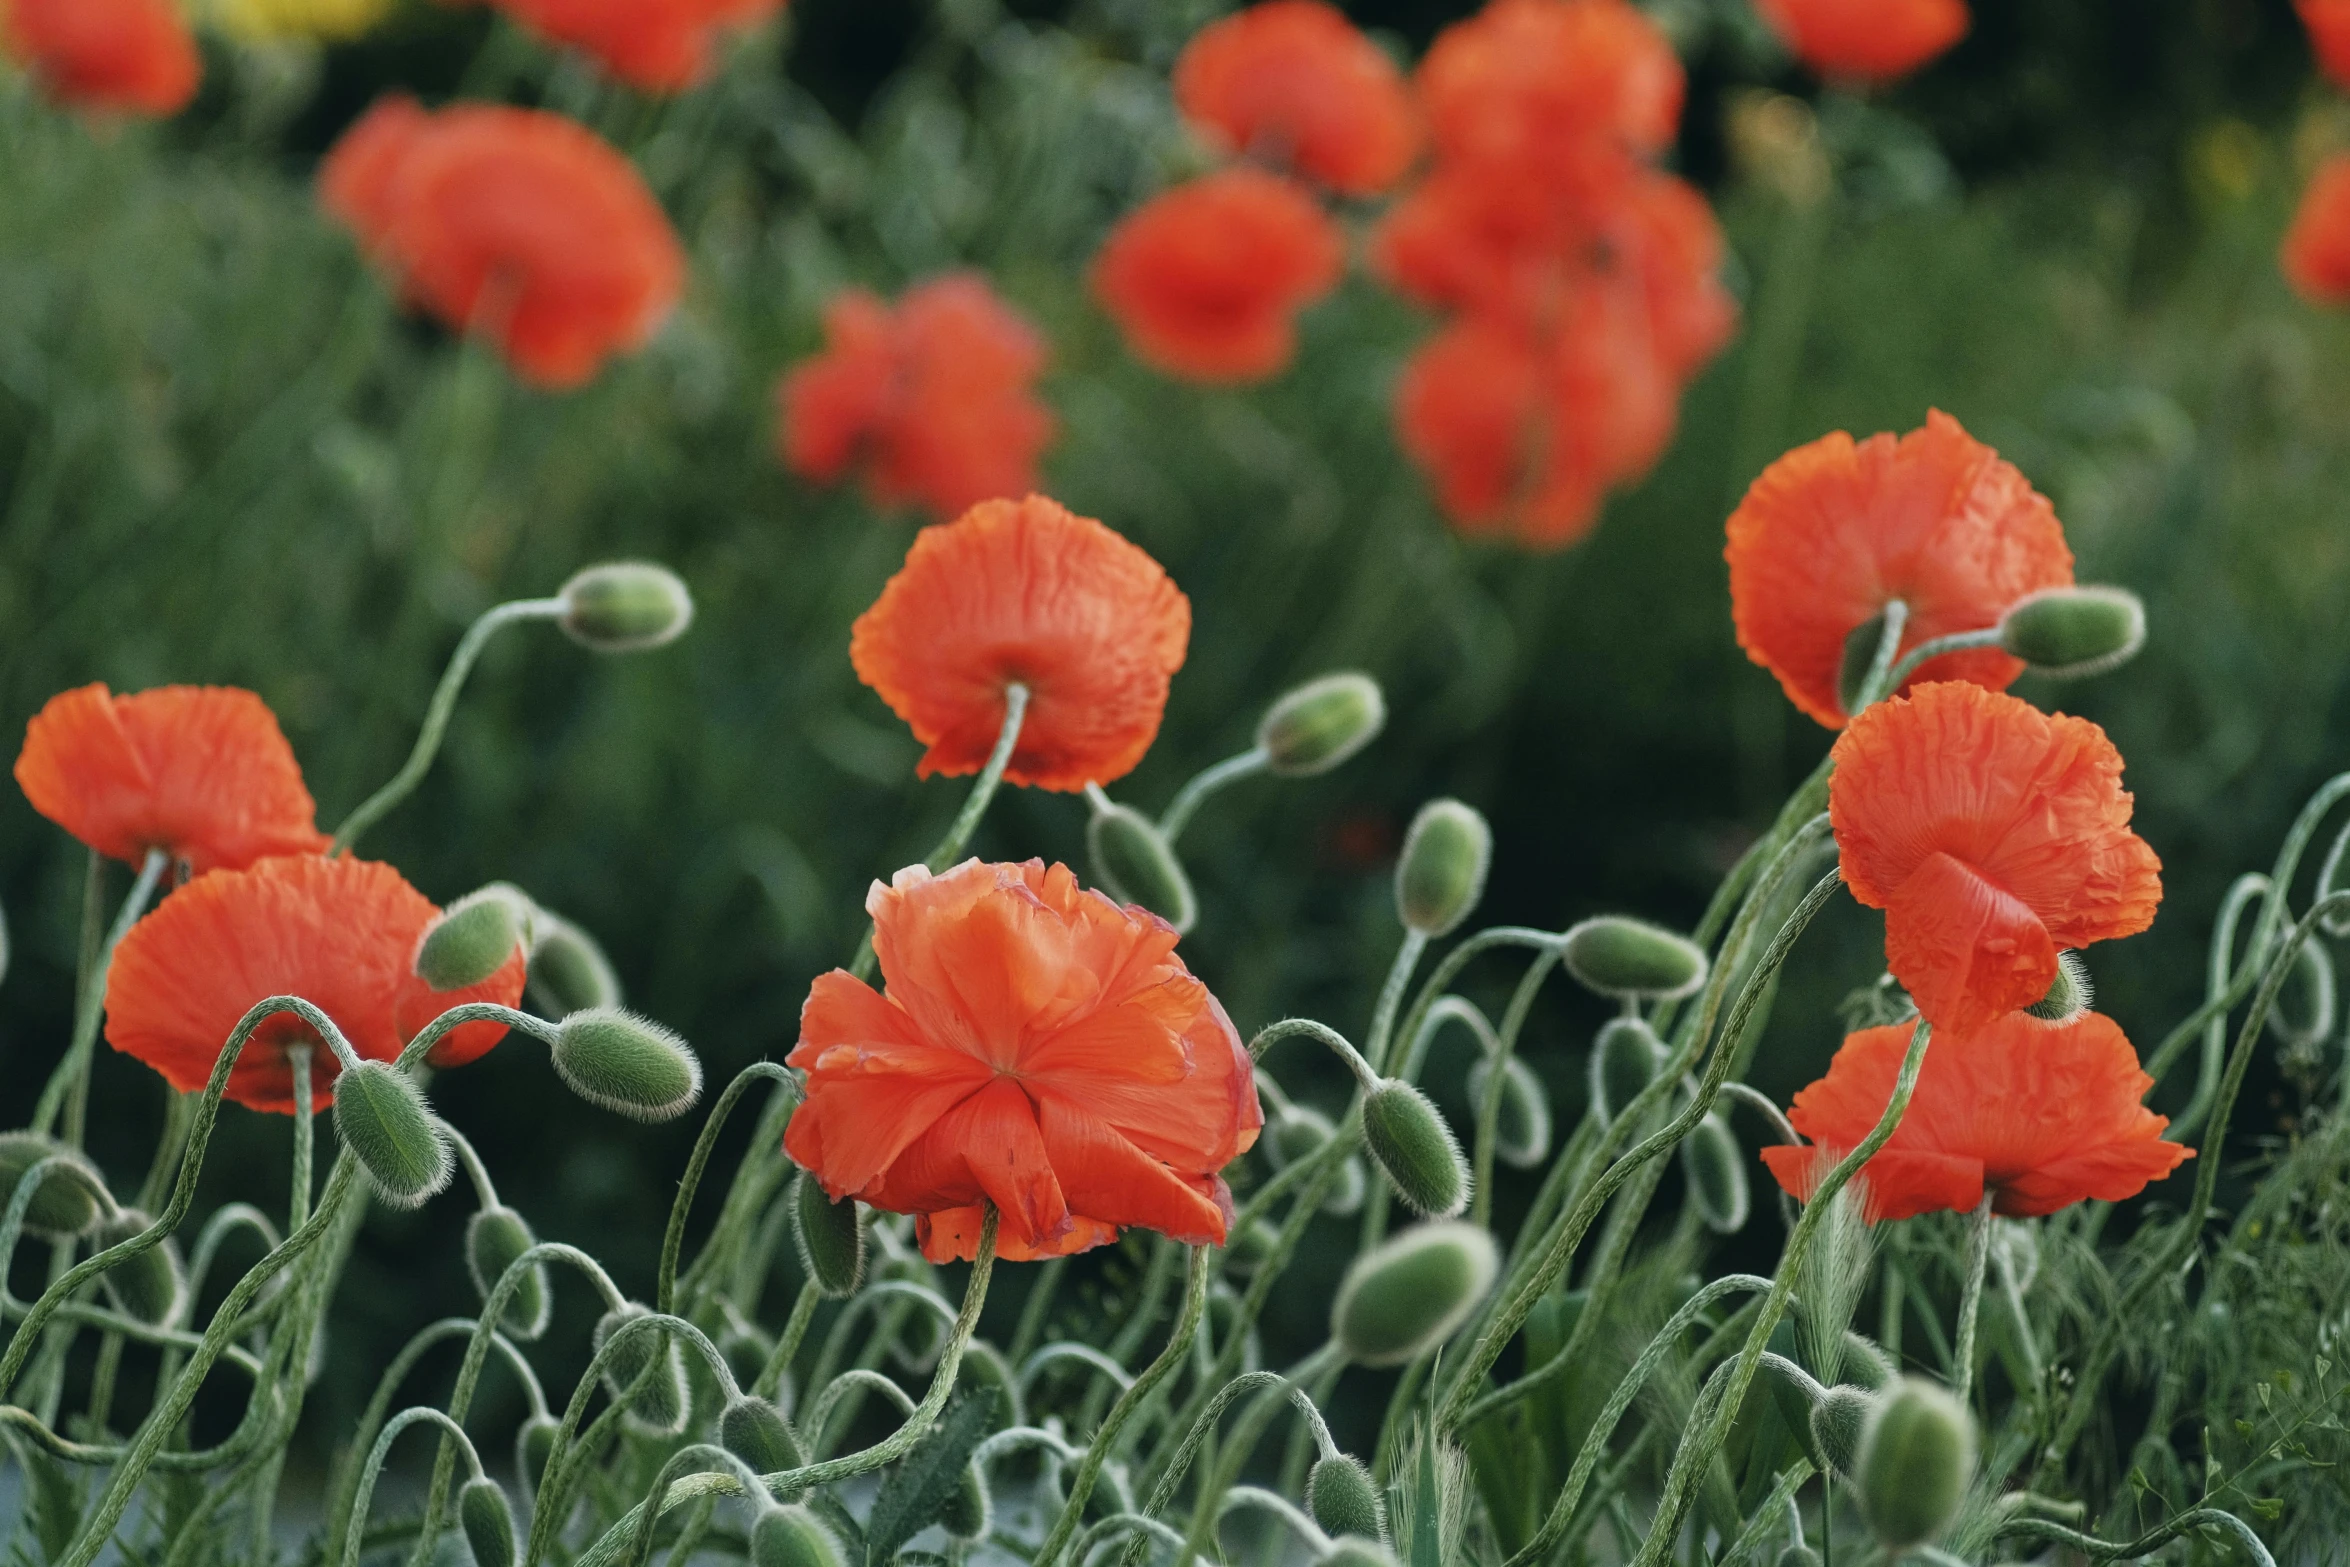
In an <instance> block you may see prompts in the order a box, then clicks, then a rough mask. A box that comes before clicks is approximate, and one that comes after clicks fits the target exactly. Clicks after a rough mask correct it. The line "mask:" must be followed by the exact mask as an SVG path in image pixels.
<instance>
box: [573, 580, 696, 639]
mask: <svg viewBox="0 0 2350 1567" xmlns="http://www.w3.org/2000/svg"><path fill="white" fill-rule="evenodd" d="M559 597H561V599H562V600H563V618H562V621H561V625H562V627H563V629H564V630H565V631H566V632H568V633H569V634H570V636H571V639H572V640H573V641H574V642H577V643H580V644H581V645H582V646H585V647H591V648H594V649H595V650H596V651H597V652H599V653H636V652H641V651H643V650H644V649H646V648H655V647H659V646H661V645H662V644H663V643H666V642H674V641H676V640H677V639H678V638H679V637H682V636H684V635H685V629H686V627H688V626H690V625H692V624H693V623H694V596H693V595H692V594H691V593H689V592H687V591H686V586H685V583H684V582H683V581H682V580H680V578H679V577H678V575H677V573H676V572H674V571H671V570H670V569H669V568H668V567H666V566H656V565H654V564H653V563H652V562H651V561H645V560H619V561H610V562H607V563H606V564H604V565H601V566H590V567H588V568H587V569H586V570H585V571H582V572H580V573H579V574H578V575H577V576H575V577H573V578H572V579H571V580H570V581H569V582H566V583H564V584H563V591H562V593H561V594H560V595H559Z"/></svg>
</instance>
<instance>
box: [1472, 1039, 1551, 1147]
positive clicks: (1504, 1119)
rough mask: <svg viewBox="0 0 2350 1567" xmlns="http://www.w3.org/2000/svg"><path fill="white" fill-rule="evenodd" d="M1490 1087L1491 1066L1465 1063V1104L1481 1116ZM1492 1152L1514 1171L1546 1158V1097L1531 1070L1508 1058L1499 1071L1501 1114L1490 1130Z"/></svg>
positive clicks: (1480, 1060) (1483, 1061)
mask: <svg viewBox="0 0 2350 1567" xmlns="http://www.w3.org/2000/svg"><path fill="white" fill-rule="evenodd" d="M1492 1084H1493V1062H1492V1060H1491V1059H1490V1058H1487V1057H1479V1058H1478V1059H1477V1060H1475V1061H1472V1062H1470V1063H1469V1102H1470V1103H1471V1104H1473V1105H1475V1106H1477V1110H1478V1113H1479V1114H1480V1115H1482V1114H1483V1113H1484V1110H1485V1094H1486V1091H1487V1090H1488V1089H1489V1088H1491V1087H1492ZM1493 1151H1494V1153H1495V1154H1496V1155H1497V1156H1498V1157H1499V1158H1500V1160H1501V1162H1502V1163H1504V1164H1506V1165H1509V1166H1511V1167H1513V1168H1515V1169H1520V1170H1531V1169H1533V1168H1534V1167H1535V1166H1536V1165H1538V1164H1540V1163H1541V1162H1542V1161H1543V1160H1545V1159H1547V1158H1549V1157H1550V1095H1549V1093H1548V1092H1546V1091H1545V1090H1544V1089H1543V1086H1542V1079H1540V1078H1538V1077H1536V1076H1535V1075H1534V1069H1533V1068H1532V1067H1530V1066H1528V1065H1527V1064H1526V1063H1525V1062H1523V1061H1521V1060H1519V1059H1518V1058H1517V1057H1516V1056H1511V1057H1510V1058H1509V1060H1508V1061H1507V1062H1506V1063H1505V1064H1504V1065H1503V1067H1502V1070H1501V1113H1500V1115H1499V1116H1498V1117H1496V1118H1495V1121H1494V1126H1493Z"/></svg>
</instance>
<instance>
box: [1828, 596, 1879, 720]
mask: <svg viewBox="0 0 2350 1567" xmlns="http://www.w3.org/2000/svg"><path fill="white" fill-rule="evenodd" d="M1884 640H1885V617H1884V616H1883V615H1881V614H1879V615H1872V616H1870V617H1869V618H1868V619H1867V620H1864V621H1862V622H1861V623H1860V624H1859V625H1857V626H1855V627H1853V628H1852V631H1851V634H1850V635H1848V636H1846V637H1845V639H1844V660H1843V662H1842V663H1841V664H1839V665H1838V666H1837V669H1836V705H1837V706H1838V707H1841V708H1842V709H1844V711H1845V713H1846V714H1847V716H1849V715H1851V714H1854V713H1857V712H1859V711H1860V699H1861V697H1862V696H1863V695H1865V694H1866V693H1864V692H1863V691H1862V689H1861V687H1862V686H1864V685H1865V684H1867V682H1868V678H1869V671H1870V670H1872V669H1874V668H1876V667H1877V647H1878V644H1880V643H1881V642H1883V641H1884Z"/></svg>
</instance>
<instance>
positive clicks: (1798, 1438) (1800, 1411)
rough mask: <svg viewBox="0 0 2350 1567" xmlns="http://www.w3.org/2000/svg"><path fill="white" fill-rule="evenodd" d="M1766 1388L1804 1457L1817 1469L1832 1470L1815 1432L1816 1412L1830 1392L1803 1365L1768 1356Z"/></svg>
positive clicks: (1764, 1376)
mask: <svg viewBox="0 0 2350 1567" xmlns="http://www.w3.org/2000/svg"><path fill="white" fill-rule="evenodd" d="M1759 1375H1760V1376H1761V1377H1762V1383H1763V1386H1764V1387H1766V1388H1768V1389H1769V1390H1770V1394H1771V1402H1772V1404H1773V1405H1775V1406H1776V1407H1777V1409H1778V1411H1779V1418H1780V1420H1781V1421H1783V1422H1784V1423H1785V1424H1786V1427H1787V1429H1788V1431H1789V1432H1790V1433H1791V1434H1792V1435H1793V1436H1794V1438H1795V1445H1796V1446H1797V1447H1799V1448H1801V1449H1802V1450H1803V1456H1804V1457H1806V1458H1808V1459H1810V1460H1811V1465H1812V1467H1813V1468H1814V1469H1823V1470H1824V1469H1826V1468H1827V1467H1828V1465H1827V1461H1826V1459H1825V1457H1824V1455H1823V1454H1822V1453H1821V1451H1820V1443H1819V1438H1818V1437H1817V1436H1815V1435H1813V1433H1812V1411H1813V1410H1815V1409H1816V1408H1817V1407H1818V1406H1819V1399H1820V1397H1821V1395H1822V1394H1823V1393H1825V1392H1826V1391H1827V1390H1826V1389H1825V1388H1823V1387H1821V1386H1820V1385H1819V1384H1818V1383H1817V1382H1814V1381H1813V1380H1812V1379H1811V1377H1810V1376H1809V1375H1808V1374H1806V1373H1805V1371H1804V1369H1803V1368H1802V1367H1801V1366H1798V1365H1796V1364H1795V1363H1794V1362H1793V1361H1791V1360H1789V1359H1787V1358H1786V1357H1785V1356H1784V1355H1776V1354H1772V1355H1765V1356H1763V1359H1762V1369H1761V1372H1760V1373H1759Z"/></svg>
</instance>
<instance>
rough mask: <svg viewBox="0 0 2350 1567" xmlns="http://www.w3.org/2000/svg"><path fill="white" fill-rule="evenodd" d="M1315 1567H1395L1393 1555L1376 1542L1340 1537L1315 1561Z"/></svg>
mask: <svg viewBox="0 0 2350 1567" xmlns="http://www.w3.org/2000/svg"><path fill="white" fill-rule="evenodd" d="M1316 1567H1395V1555H1394V1553H1393V1552H1391V1551H1389V1550H1388V1549H1387V1547H1386V1546H1384V1545H1381V1544H1380V1543H1379V1542H1378V1541H1377V1540H1367V1539H1364V1538H1363V1537H1362V1536H1361V1535H1359V1534H1349V1535H1341V1536H1340V1537H1339V1538H1338V1539H1336V1540H1333V1541H1332V1542H1331V1543H1330V1549H1328V1550H1326V1551H1324V1552H1323V1553H1322V1554H1321V1556H1320V1557H1319V1558H1318V1559H1317V1562H1316Z"/></svg>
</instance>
